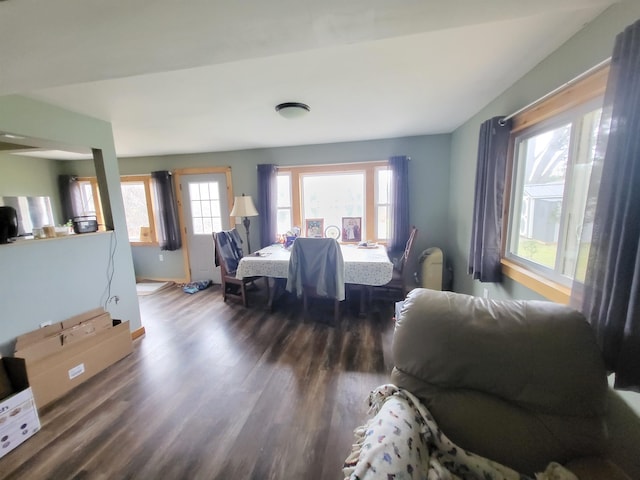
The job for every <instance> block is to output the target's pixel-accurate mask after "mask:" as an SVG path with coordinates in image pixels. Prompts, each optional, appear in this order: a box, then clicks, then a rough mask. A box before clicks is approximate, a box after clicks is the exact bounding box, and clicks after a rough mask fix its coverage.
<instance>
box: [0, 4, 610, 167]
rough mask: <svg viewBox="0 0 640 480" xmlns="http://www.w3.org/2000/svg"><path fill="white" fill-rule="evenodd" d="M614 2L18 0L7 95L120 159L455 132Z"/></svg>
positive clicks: (8, 49) (7, 43) (6, 69)
mask: <svg viewBox="0 0 640 480" xmlns="http://www.w3.org/2000/svg"><path fill="white" fill-rule="evenodd" d="M612 3H615V2H614V1H613V0H537V1H536V2H532V1H530V0H486V1H481V2H480V1H477V0H437V1H436V0H394V1H389V0H349V1H346V0H323V1H317V0H313V1H311V0H272V1H264V0H238V1H234V2H232V1H228V0H227V1H223V0H190V1H188V2H186V1H176V0H153V1H151V0H110V1H109V2H105V1H103V0H56V1H55V2H54V1H47V2H43V1H42V0H6V1H1V2H0V45H2V46H3V48H2V49H0V65H2V71H1V73H0V95H5V94H21V95H25V96H28V97H32V98H36V99H40V100H44V101H46V102H48V103H52V104H55V105H59V106H62V107H64V108H67V109H69V110H73V111H76V112H80V113H83V114H86V115H90V116H92V117H97V118H100V119H103V120H107V121H109V122H111V123H112V126H113V134H114V141H115V145H116V151H117V154H118V155H119V156H122V157H124V156H147V155H165V154H177V153H193V152H209V151H225V150H238V149H247V148H262V147H276V146H289V145H305V144H317V143H331V142H344V141H355V140H369V139H379V138H393V137H400V136H412V135H423V134H438V133H449V132H451V131H453V130H454V129H456V128H457V127H458V126H460V125H461V124H463V123H464V122H465V121H466V120H468V119H469V118H470V117H472V116H473V115H474V114H475V113H477V112H478V111H479V110H480V109H481V108H482V107H484V106H485V105H486V104H488V103H489V102H490V101H491V100H493V99H494V98H496V97H497V96H498V95H500V94H501V93H502V92H503V91H504V90H505V89H506V88H508V87H509V86H510V85H512V84H513V83H514V82H515V81H516V80H518V79H519V78H520V77H522V76H523V75H524V74H525V73H526V72H528V71H529V70H530V69H531V68H533V67H534V66H535V65H536V64H537V63H539V62H540V61H541V60H542V59H544V58H545V57H546V56H547V55H549V54H550V53H551V52H553V51H554V50H555V49H557V48H558V47H559V46H560V45H561V44H562V43H564V42H565V41H566V40H567V39H569V38H570V37H571V36H572V35H573V34H575V33H576V32H577V31H578V30H580V29H581V28H582V27H583V26H584V25H585V24H586V23H588V22H589V21H591V20H592V19H593V18H595V17H596V16H598V15H599V14H600V13H601V12H602V11H603V10H604V9H605V8H607V7H608V6H609V5H611V4H612ZM287 101H298V102H304V103H306V104H308V105H309V106H310V107H311V112H310V113H309V114H308V115H307V116H305V117H303V118H299V119H295V120H290V119H285V118H282V117H280V116H279V115H278V114H277V113H276V112H275V110H274V107H275V105H276V104H278V103H281V102H287Z"/></svg>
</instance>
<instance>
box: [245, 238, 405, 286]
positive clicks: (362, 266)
mask: <svg viewBox="0 0 640 480" xmlns="http://www.w3.org/2000/svg"><path fill="white" fill-rule="evenodd" d="M340 248H341V250H342V257H343V259H344V281H345V283H355V284H359V285H372V286H376V285H384V284H386V283H388V282H389V280H391V276H392V274H393V264H392V263H391V261H390V260H389V256H388V255H387V252H386V250H385V248H384V247H383V246H382V245H378V246H377V247H376V248H359V247H357V246H356V245H341V246H340ZM258 253H259V254H260V256H256V255H250V256H246V257H244V258H242V260H240V265H238V270H237V271H236V278H244V277H274V278H287V274H288V272H289V257H290V255H291V252H290V251H289V250H286V249H285V248H284V247H283V246H282V245H279V244H276V245H270V246H268V247H265V248H263V249H262V250H259V251H258Z"/></svg>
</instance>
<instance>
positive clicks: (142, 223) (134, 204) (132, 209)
mask: <svg viewBox="0 0 640 480" xmlns="http://www.w3.org/2000/svg"><path fill="white" fill-rule="evenodd" d="M121 188H122V199H123V201H124V214H125V218H126V220H127V233H128V235H129V241H132V242H139V241H140V228H141V227H147V228H148V227H149V210H148V208H147V196H146V193H145V186H144V183H143V182H125V183H122V184H121Z"/></svg>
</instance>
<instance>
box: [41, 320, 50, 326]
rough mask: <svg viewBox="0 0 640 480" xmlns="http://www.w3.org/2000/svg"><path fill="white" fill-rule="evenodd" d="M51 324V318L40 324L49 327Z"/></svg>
mask: <svg viewBox="0 0 640 480" xmlns="http://www.w3.org/2000/svg"><path fill="white" fill-rule="evenodd" d="M49 325H51V320H47V321H46V322H42V323H41V324H40V328H42V327H48V326H49Z"/></svg>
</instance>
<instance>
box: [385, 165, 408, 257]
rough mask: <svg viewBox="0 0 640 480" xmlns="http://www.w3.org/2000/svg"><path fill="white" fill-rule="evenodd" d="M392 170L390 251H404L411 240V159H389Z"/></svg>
mask: <svg viewBox="0 0 640 480" xmlns="http://www.w3.org/2000/svg"><path fill="white" fill-rule="evenodd" d="M389 168H390V170H391V192H390V199H391V238H390V239H389V251H390V252H391V254H392V255H393V254H394V253H397V252H401V251H404V247H405V244H406V243H407V240H408V239H409V229H410V227H411V225H410V223H409V158H407V157H405V156H398V157H391V158H390V159H389Z"/></svg>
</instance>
